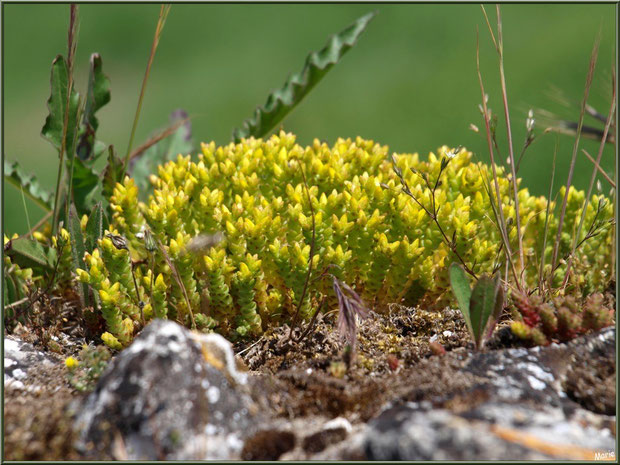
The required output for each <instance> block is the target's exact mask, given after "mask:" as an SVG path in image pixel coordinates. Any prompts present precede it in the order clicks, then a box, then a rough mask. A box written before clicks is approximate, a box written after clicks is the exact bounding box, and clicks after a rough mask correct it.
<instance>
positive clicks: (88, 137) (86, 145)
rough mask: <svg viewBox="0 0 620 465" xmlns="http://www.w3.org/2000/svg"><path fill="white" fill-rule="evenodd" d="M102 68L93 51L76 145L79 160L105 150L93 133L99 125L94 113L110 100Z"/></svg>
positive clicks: (108, 85)
mask: <svg viewBox="0 0 620 465" xmlns="http://www.w3.org/2000/svg"><path fill="white" fill-rule="evenodd" d="M102 69H103V65H102V62H101V56H100V55H99V54H98V53H93V54H92V55H91V56H90V75H89V77H88V93H87V95H86V104H85V107H84V115H83V119H82V128H81V129H80V137H79V142H78V146H77V155H78V157H79V158H80V159H81V160H90V159H96V158H97V157H98V156H99V155H101V154H102V153H103V151H104V150H105V144H103V143H102V142H99V141H95V133H96V132H97V128H98V127H99V121H98V120H97V118H96V117H95V113H96V112H97V111H98V110H99V109H100V108H101V107H103V106H104V105H106V104H107V103H108V102H110V98H111V97H110V79H109V78H108V77H107V76H106V75H105V74H103V70H102ZM102 146H103V147H102Z"/></svg>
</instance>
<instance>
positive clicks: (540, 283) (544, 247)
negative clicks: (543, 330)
mask: <svg viewBox="0 0 620 465" xmlns="http://www.w3.org/2000/svg"><path fill="white" fill-rule="evenodd" d="M558 142H559V141H558V138H557V136H556V139H555V148H554V150H553V168H552V170H551V182H550V183H549V195H548V196H547V210H546V214H545V232H544V236H543V245H542V251H541V253H540V268H539V270H538V289H539V291H540V293H541V295H542V292H543V291H542V287H543V272H544V269H545V252H546V250H547V235H548V234H549V214H550V213H551V202H552V201H551V196H552V195H553V181H554V180H555V161H556V157H557V154H558Z"/></svg>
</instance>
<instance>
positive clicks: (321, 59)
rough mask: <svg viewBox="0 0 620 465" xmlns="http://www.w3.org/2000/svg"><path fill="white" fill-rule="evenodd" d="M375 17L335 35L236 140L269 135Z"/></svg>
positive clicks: (240, 130) (246, 124)
mask: <svg viewBox="0 0 620 465" xmlns="http://www.w3.org/2000/svg"><path fill="white" fill-rule="evenodd" d="M374 16H375V13H369V14H367V15H365V16H362V17H361V18H359V19H358V20H357V21H355V22H354V23H353V24H352V25H350V26H349V27H347V28H346V29H344V30H343V31H341V32H340V33H338V34H336V35H334V36H332V37H331V38H330V39H329V41H328V43H327V45H326V46H325V47H323V49H321V50H320V51H319V52H313V53H311V54H310V55H308V57H307V58H306V63H305V65H304V67H303V69H302V70H301V72H300V73H298V74H293V75H292V76H291V77H290V78H289V79H288V80H287V81H286V82H285V83H284V86H283V87H282V88H281V89H278V90H275V91H273V92H272V93H271V94H269V96H268V97H267V102H266V103H265V105H264V106H262V107H258V108H257V109H256V110H255V112H254V116H253V117H252V118H249V119H247V120H246V121H245V122H244V123H243V125H242V127H241V128H237V129H235V130H234V131H233V138H234V140H235V141H236V142H239V140H241V139H242V138H245V137H250V136H253V137H264V136H266V135H267V134H268V133H269V131H271V130H272V129H273V128H274V127H276V125H277V124H278V123H279V122H280V121H282V120H283V119H284V117H285V116H286V115H287V114H288V113H289V112H291V111H292V110H293V109H294V108H295V107H296V106H297V105H298V104H299V103H300V102H301V101H302V100H303V98H304V97H305V96H306V95H308V93H309V92H310V91H311V90H312V89H313V88H314V86H316V85H317V84H318V83H319V81H320V80H321V79H323V77H324V76H325V75H326V74H327V72H328V71H329V70H330V69H331V68H332V67H333V66H334V65H335V64H336V63H338V62H339V61H340V59H341V58H342V57H343V56H344V54H345V53H347V52H348V51H349V49H351V48H352V47H353V46H354V45H355V43H356V42H357V39H358V38H359V36H360V35H361V34H362V33H363V32H364V30H365V29H366V26H367V25H368V23H369V22H370V20H371V19H372V18H373V17H374Z"/></svg>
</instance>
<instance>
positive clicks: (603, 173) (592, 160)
mask: <svg viewBox="0 0 620 465" xmlns="http://www.w3.org/2000/svg"><path fill="white" fill-rule="evenodd" d="M581 151H582V152H583V154H584V155H585V156H586V157H587V158H588V160H590V161H591V162H592V163H593V164H594V166H595V167H596V169H597V170H598V172H599V173H600V175H601V176H603V178H604V179H605V181H607V182H608V183H609V185H610V186H611V187H613V188H614V189H615V188H616V183H615V182H614V180H613V179H611V178H610V177H609V175H608V174H607V173H605V170H604V169H603V168H601V165H599V164H598V163H596V160H595V159H594V157H592V155H590V154H589V153H588V151H587V150H586V149H581Z"/></svg>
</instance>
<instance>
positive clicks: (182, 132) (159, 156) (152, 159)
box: [130, 110, 194, 199]
mask: <svg viewBox="0 0 620 465" xmlns="http://www.w3.org/2000/svg"><path fill="white" fill-rule="evenodd" d="M182 120H186V121H185V123H184V124H182V125H181V126H179V128H178V129H177V130H176V131H174V133H172V134H171V135H169V136H168V137H166V138H164V139H162V140H160V141H159V142H157V143H156V144H155V145H153V146H151V147H149V148H148V149H147V150H146V151H145V152H144V153H142V155H140V156H138V157H136V158H135V159H134V160H133V161H132V164H131V166H130V172H131V176H132V177H133V178H134V181H135V183H136V186H137V187H138V190H139V192H140V197H141V198H143V199H145V198H146V197H147V196H148V193H149V192H150V189H151V184H150V181H149V177H150V175H151V174H153V173H155V172H156V171H157V166H158V165H163V164H164V163H166V162H167V161H170V160H173V159H175V158H176V157H177V155H179V154H182V155H187V154H190V153H192V152H193V151H194V142H193V139H192V123H191V121H190V120H189V119H188V118H187V113H186V112H185V111H183V110H177V111H175V112H173V113H172V114H171V115H170V126H174V125H175V124H176V123H178V122H179V121H182ZM164 132H165V130H164Z"/></svg>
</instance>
